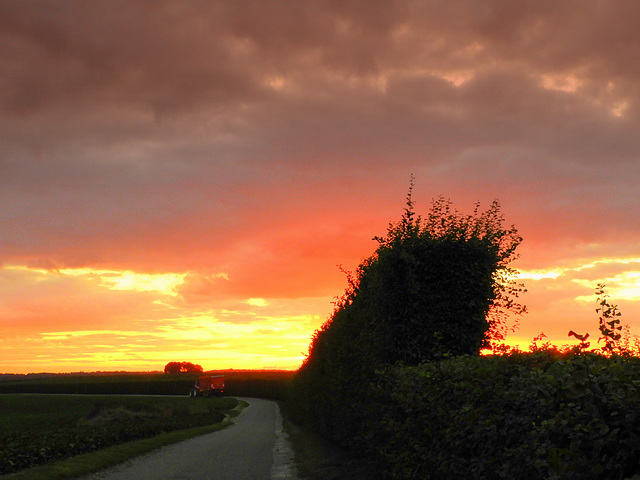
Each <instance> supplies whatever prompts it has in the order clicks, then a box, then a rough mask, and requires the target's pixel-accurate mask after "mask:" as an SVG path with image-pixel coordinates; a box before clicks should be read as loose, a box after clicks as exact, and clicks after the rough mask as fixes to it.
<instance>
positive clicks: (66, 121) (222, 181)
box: [0, 0, 640, 368]
mask: <svg viewBox="0 0 640 480" xmlns="http://www.w3.org/2000/svg"><path fill="white" fill-rule="evenodd" d="M638 15H640V5H636V4H635V3H633V2H602V1H597V0H587V1H567V2H561V3H559V2H555V1H524V2H504V1H498V0H495V1H487V2H476V1H471V0H469V1H465V0H463V1H459V2H455V3H452V2H446V1H435V0H434V1H426V2H425V1H415V2H412V1H406V2H376V3H374V4H372V3H371V2H366V1H329V0H327V1H308V2H295V3H291V2H285V1H272V2H268V3H264V2H260V1H255V0H254V1H237V2H225V1H185V2H173V1H166V2H165V1H154V2H145V1H142V0H139V1H138V0H128V1H115V2H112V1H108V2H107V1H98V2H82V1H73V0H71V1H67V2H64V3H63V4H60V3H59V2H55V1H39V0H34V1H30V2H26V3H25V2H22V1H17V0H15V1H14V0H5V1H3V2H2V3H0V42H1V43H2V45H3V47H2V49H0V65H1V66H2V71H3V75H2V78H1V79H0V87H1V88H0V145H1V148H0V224H1V225H3V229H2V234H1V235H0V262H2V264H4V265H5V266H25V267H29V268H31V269H44V270H46V271H56V270H58V271H59V270H60V269H64V268H71V269H79V268H89V269H95V270H110V271H132V272H137V273H140V274H143V273H145V274H166V273H172V274H177V275H184V282H183V284H181V287H180V288H179V289H178V294H179V297H180V298H181V299H183V300H184V302H186V303H188V304H190V305H199V307H198V308H208V307H206V306H207V302H211V303H215V304H216V305H217V306H220V308H223V307H222V306H221V305H222V304H224V302H228V303H233V304H236V303H237V302H244V301H246V300H247V299H249V298H267V299H269V298H279V299H288V300H289V301H295V300H296V299H299V298H316V299H324V301H325V304H326V305H327V306H326V307H325V308H326V311H317V312H315V313H314V314H318V315H320V318H322V317H325V316H326V315H328V314H329V313H330V310H331V305H330V304H329V301H330V299H331V298H332V297H333V296H335V295H339V294H340V291H341V289H342V288H343V286H344V278H343V276H342V274H341V273H340V272H339V271H338V269H337V268H336V265H337V264H345V265H346V266H347V267H348V268H353V267H354V266H355V265H357V263H358V261H359V260H360V259H361V258H363V257H365V256H367V255H369V254H370V253H371V251H372V250H373V248H374V247H375V245H374V243H373V242H371V240H370V239H371V237H373V236H374V235H377V234H381V233H384V230H385V228H386V225H387V223H388V222H389V221H392V220H395V219H397V218H398V217H399V215H400V213H401V209H402V206H403V198H404V195H405V193H406V191H407V187H408V181H409V176H410V174H411V173H413V174H415V176H416V191H415V197H416V200H417V201H418V210H421V209H423V210H426V209H427V208H428V205H429V202H430V199H431V198H433V197H435V196H437V195H439V194H443V195H445V196H447V197H450V198H451V199H452V200H453V201H454V203H455V205H456V206H457V207H459V208H460V209H462V210H465V209H467V210H468V209H470V208H471V206H472V205H473V203H474V202H475V201H476V200H480V201H481V202H483V204H484V205H488V204H489V203H490V201H491V200H492V199H493V198H499V199H500V201H501V203H502V205H503V208H504V211H505V214H506V215H507V220H508V221H509V222H510V223H515V224H516V225H517V226H518V227H519V228H520V230H521V233H522V234H523V236H524V238H525V243H524V244H523V248H522V254H523V255H522V258H521V260H520V266H521V268H522V269H524V270H536V269H537V270H543V269H553V268H556V267H558V268H569V267H572V266H573V265H574V264H579V263H580V262H582V263H588V262H591V261H593V259H598V258H618V259H620V258H621V259H624V258H628V257H637V256H638V253H637V249H638V245H640V238H639V234H638V231H637V225H638V223H639V221H640V215H639V210H640V208H639V207H638V205H639V204H640V202H639V201H638V200H639V198H638V197H639V193H638V189H637V185H638V183H639V181H640V162H639V161H638V152H639V151H640V137H639V136H638V135H637V130H638V125H639V119H640V118H639V115H640V110H639V105H640V103H639V99H640V86H639V84H638V82H637V78H638V72H639V71H640V58H639V57H638V55H637V54H635V52H636V51H637V48H638V46H639V45H638V43H639V42H640V33H638V30H637V25H636V23H637V22H636V20H635V19H636V18H638ZM628 266H629V269H630V270H629V271H636V270H637V269H636V267H637V266H635V265H632V264H628ZM2 274H3V277H2V282H3V290H2V292H0V311H2V313H3V320H0V322H1V323H0V326H1V328H2V329H3V331H4V332H15V331H19V330H20V329H21V328H22V325H23V324H24V325H26V324H28V323H29V322H30V321H31V320H29V319H30V318H32V316H31V315H35V316H37V317H38V318H40V319H41V320H39V321H40V322H41V323H42V325H43V328H44V327H45V326H46V327H47V330H42V332H44V331H49V332H51V331H72V330H73V328H76V327H77V328H80V329H83V330H84V329H85V327H84V326H82V325H83V324H84V323H91V324H92V325H91V326H90V327H91V328H89V329H90V330H91V329H93V330H96V331H102V330H104V328H102V327H103V323H105V322H106V323H109V322H113V321H114V320H113V319H114V318H129V319H131V318H143V317H144V318H147V317H148V316H149V313H148V312H149V310H146V308H148V306H149V305H148V302H149V299H148V298H147V299H144V298H143V297H144V296H145V295H147V296H149V295H151V294H150V293H149V292H147V293H144V292H142V293H141V292H136V293H135V295H134V296H135V299H136V300H135V301H133V300H131V302H130V303H129V304H128V305H130V306H129V307H126V305H127V300H126V299H123V298H121V297H118V296H119V295H123V292H119V293H117V292H116V293H114V292H113V291H110V292H111V293H110V294H109V295H106V296H104V297H103V296H102V295H103V294H104V292H105V290H104V287H100V288H102V290H100V289H98V290H95V291H90V292H84V291H83V290H82V289H80V290H79V293H78V294H77V295H74V294H73V292H74V291H75V290H74V288H76V287H77V285H74V282H77V281H78V277H74V278H67V279H66V280H65V282H62V284H60V283H59V282H56V281H52V280H51V279H50V278H49V279H48V280H47V281H46V282H44V284H37V283H29V282H32V280H33V279H29V278H30V277H29V278H27V276H25V275H24V271H23V272H22V274H23V275H18V271H16V270H7V269H5V271H3V272H2ZM17 275H18V276H19V277H20V278H16V276H17ZM65 278H66V277H65ZM563 278H564V277H557V278H556V280H553V282H557V285H562V286H563V288H560V289H559V292H558V297H557V299H558V301H561V299H565V300H566V302H568V303H567V305H573V303H572V302H573V300H572V297H569V296H566V295H568V294H567V293H562V292H568V291H569V290H567V289H564V287H566V285H568V284H567V283H566V282H565V281H562V282H561V280H562V279H563ZM564 280H566V281H568V282H571V279H567V278H564ZM594 280H595V277H594ZM549 281H551V280H544V282H549ZM532 282H533V284H531V285H529V287H530V291H531V293H530V295H532V296H533V297H532V299H533V304H537V303H538V302H537V299H538V298H542V297H543V295H542V293H540V297H536V296H535V295H537V293H536V292H542V290H543V289H540V290H536V288H535V285H536V282H537V280H532ZM573 284H575V282H573ZM62 285H63V286H62ZM82 285H84V286H85V287H86V285H85V284H82ZM56 288H59V290H56ZM67 288H69V289H70V290H69V292H72V293H67V292H68V291H67V290H66V289H67ZM83 288H84V287H83ZM583 288H584V287H583ZM91 292H93V293H95V292H99V293H95V294H96V298H95V299H93V298H92V297H91V294H92V293H91ZM100 292H101V293H100ZM581 292H583V291H582V290H581ZM575 293H576V296H578V295H585V294H588V293H584V292H583V293H578V292H577V291H576V292H575ZM114 295H115V296H114ZM21 298H22V299H24V303H21V304H19V305H16V302H18V301H19V300H16V299H21ZM54 298H57V299H58V303H60V304H65V305H67V306H68V309H69V310H71V311H72V312H75V314H73V315H71V314H70V315H67V314H66V313H65V308H63V307H62V306H60V305H57V306H56V305H53V304H52V303H51V302H53V300H52V299H54ZM61 298H64V299H65V300H64V302H63V301H62V300H60V299H61ZM89 299H91V301H89ZM154 299H155V297H154ZM76 302H78V304H79V305H84V304H90V305H94V307H93V308H89V309H88V310H86V311H85V310H82V308H76V307H75V305H76ZM103 302H108V303H110V304H112V305H113V308H114V309H115V310H113V311H112V310H109V309H107V310H106V311H109V312H110V315H111V316H109V318H106V317H107V315H102V314H101V312H104V311H105V310H104V309H100V308H99V307H98V305H101V304H102V303H103ZM151 302H153V300H152V301H151ZM220 302H221V303H220ZM631 302H632V304H631V306H630V307H628V308H630V309H632V310H633V309H636V308H637V307H635V303H633V302H636V301H635V300H632V301H631ZM38 305H40V306H41V308H40V307H38ZM117 305H121V307H118V306H117ZM152 305H154V304H153V303H152ZM253 307H256V306H255V305H254V306H253ZM39 308H40V309H39ZM120 308H122V310H119V309H120ZM36 310H38V311H37V312H36ZM539 311H542V310H539ZM24 312H31V313H29V314H27V313H24ZM116 313H117V314H118V315H121V317H119V316H118V315H116ZM307 313H309V312H307ZM556 313H557V312H553V314H556ZM165 314H166V312H165V313H163V315H165ZM550 314H551V313H550ZM113 315H116V316H115V317H114V316H113ZM535 315H536V314H535V312H532V315H531V317H532V320H530V322H531V323H530V325H532V326H531V327H526V326H525V324H526V322H529V320H528V319H525V320H523V321H522V322H521V323H522V324H523V327H522V331H523V332H524V333H523V335H525V336H526V335H528V334H529V333H531V332H533V334H534V335H535V334H537V333H538V331H539V330H541V329H542V330H544V329H545V328H547V327H544V326H543V325H544V324H543V318H541V317H542V314H539V315H538V317H536V316H535ZM161 316H162V315H161ZM80 317H82V319H81V318H80ZM103 317H105V318H104V320H101V319H102V318H103ZM63 318H66V319H67V320H63ZM47 319H48V320H47ZM25 322H26V323H25ZM74 325H75V327H74ZM316 326H318V325H316ZM25 328H26V327H25ZM110 328H115V327H114V326H111V327H110ZM309 328H310V329H311V330H312V329H313V328H315V327H309ZM577 328H580V327H576V329H577ZM536 329H537V330H538V331H534V330H536ZM309 333H310V332H309ZM0 335H5V338H9V336H8V335H10V334H9V333H4V334H1V333H0ZM11 338H13V337H11ZM7 341H8V340H7ZM173 360H181V359H173ZM185 360H189V361H192V360H191V359H185ZM0 363H1V362H0ZM205 363H206V362H205ZM10 367H11V365H9V364H8V365H7V367H6V368H10Z"/></svg>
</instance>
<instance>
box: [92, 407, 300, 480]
mask: <svg viewBox="0 0 640 480" xmlns="http://www.w3.org/2000/svg"><path fill="white" fill-rule="evenodd" d="M242 400H245V401H246V402H248V403H249V404H250V405H249V406H248V407H246V408H245V409H244V410H243V411H242V413H241V414H240V415H239V416H238V417H236V418H235V419H234V425H231V426H230V427H227V428H225V429H223V430H220V431H219V432H213V433H209V434H207V435H202V436H200V437H195V438H192V439H189V440H186V441H184V442H180V443H176V444H174V445H168V446H166V447H162V448H161V449H159V450H156V451H154V452H151V453H149V454H146V455H143V456H141V457H138V458H134V459H132V460H129V461H127V462H125V463H123V464H121V465H118V466H115V467H112V468H109V469H107V470H103V471H102V472H98V473H95V474H93V475H89V476H87V477H83V480H134V479H135V480H138V479H140V480H144V479H154V480H202V479H215V480H296V478H297V477H296V473H295V466H294V464H293V453H292V452H291V449H290V445H289V443H288V441H287V439H286V434H285V433H284V431H283V430H282V417H281V416H280V411H279V409H278V405H277V404H276V403H275V402H272V401H270V400H261V399H257V398H242Z"/></svg>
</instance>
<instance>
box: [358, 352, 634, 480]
mask: <svg viewBox="0 0 640 480" xmlns="http://www.w3.org/2000/svg"><path fill="white" fill-rule="evenodd" d="M379 375H380V377H379V382H378V384H379V385H384V386H385V388H384V389H382V388H380V389H379V390H378V393H377V395H378V396H379V397H380V399H381V401H384V402H385V403H387V404H388V405H393V406H394V408H392V409H387V410H386V411H385V412H384V413H382V415H381V416H380V417H379V418H378V419H376V421H375V422H372V424H371V425H373V426H374V428H375V434H371V435H369V438H370V439H372V440H375V441H371V442H370V443H369V444H367V445H366V446H365V447H366V448H365V451H367V452H368V453H369V454H370V455H371V457H372V458H377V459H379V460H378V461H379V464H380V468H383V469H384V470H385V476H386V478H391V479H408V480H409V479H429V478H469V479H513V478H518V479H524V480H526V479H532V480H533V479H536V480H537V479H558V480H583V479H594V480H595V479H602V480H604V479H626V478H632V477H633V476H634V475H638V474H640V359H637V358H633V359H630V358H626V359H625V358H622V357H615V358H606V357H603V356H599V355H595V354H588V355H575V354H568V355H558V354H557V352H554V351H549V352H544V351H538V352H534V353H531V354H520V353H516V354H512V355H509V356H501V357H498V356H496V357H459V358H457V359H450V360H445V361H441V362H437V363H432V364H425V365H422V366H419V367H390V368H388V369H385V370H384V371H381V372H379Z"/></svg>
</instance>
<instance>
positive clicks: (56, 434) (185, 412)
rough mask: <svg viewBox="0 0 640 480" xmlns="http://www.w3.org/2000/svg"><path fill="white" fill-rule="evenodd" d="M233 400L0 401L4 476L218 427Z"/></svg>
mask: <svg viewBox="0 0 640 480" xmlns="http://www.w3.org/2000/svg"><path fill="white" fill-rule="evenodd" d="M236 405H237V400H235V399H234V398H221V399H190V398H187V397H185V398H159V397H146V398H145V397H118V396H97V397H94V396H77V397H67V396H57V395H56V396H45V395H26V396H20V397H15V396H0V407H2V414H0V418H1V419H2V421H3V423H5V424H4V425H3V429H2V430H0V458H2V462H0V475H2V474H5V473H10V472H15V471H18V470H21V469H24V468H28V467H33V466H36V465H41V464H45V463H49V462H52V461H55V460H60V459H64V458H69V457H72V456H75V455H79V454H82V453H87V452H92V451H95V450H99V449H102V448H105V447H108V446H111V445H116V444H119V443H123V442H128V441H131V440H137V439H141V438H148V437H152V436H154V435H158V434H160V433H164V432H170V431H173V430H182V429H185V428H191V427H199V426H204V425H211V424H215V423H220V422H221V421H222V420H223V419H224V418H225V413H228V412H229V411H230V410H231V409H233V408H234V407H235V406H236Z"/></svg>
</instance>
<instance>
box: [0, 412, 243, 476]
mask: <svg viewBox="0 0 640 480" xmlns="http://www.w3.org/2000/svg"><path fill="white" fill-rule="evenodd" d="M247 405H248V403H246V402H244V401H238V406H237V407H236V408H235V409H234V410H232V411H231V412H230V413H229V414H228V416H227V418H226V419H225V420H224V421H223V422H221V423H216V424H213V425H205V426H199V427H194V428H189V429H184V430H175V431H172V432H167V433H162V434H160V435H156V436H154V437H150V438H144V439H141V440H134V441H131V442H126V443H121V444H118V445H113V446H111V447H107V448H104V449H101V450H97V451H94V452H91V453H85V454H82V455H77V456H74V457H71V458H68V459H65V460H60V461H57V462H52V463H49V464H45V465H41V466H37V467H33V468H28V469H25V470H21V471H19V472H16V473H11V474H7V475H2V476H0V479H2V480H63V479H64V480H66V479H71V478H77V477H81V476H84V475H88V474H91V473H94V472H97V471H99V470H102V469H104V468H108V467H111V466H114V465H117V464H119V463H122V462H124V461H126V460H129V459H131V458H134V457H137V456H140V455H143V454H145V453H148V452H150V451H152V450H156V449H158V448H160V447H163V446H165V445H170V444H172V443H177V442H181V441H183V440H188V439H189V438H193V437H196V436H199V435H204V434H207V433H212V432H216V431H219V430H222V429H223V428H226V427H227V426H229V425H231V423H232V422H231V420H230V418H231V417H235V416H237V415H238V414H239V413H240V412H241V411H242V409H243V408H245V407H246V406H247Z"/></svg>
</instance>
